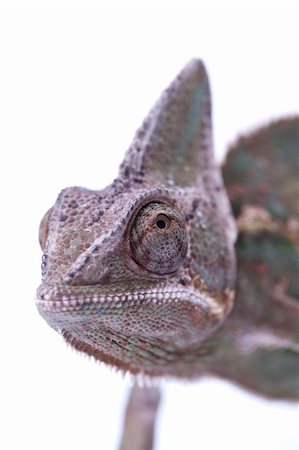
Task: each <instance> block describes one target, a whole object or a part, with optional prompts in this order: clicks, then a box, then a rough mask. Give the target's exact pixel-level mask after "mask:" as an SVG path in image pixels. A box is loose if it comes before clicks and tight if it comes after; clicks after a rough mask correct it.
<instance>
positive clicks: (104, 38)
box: [0, 0, 299, 450]
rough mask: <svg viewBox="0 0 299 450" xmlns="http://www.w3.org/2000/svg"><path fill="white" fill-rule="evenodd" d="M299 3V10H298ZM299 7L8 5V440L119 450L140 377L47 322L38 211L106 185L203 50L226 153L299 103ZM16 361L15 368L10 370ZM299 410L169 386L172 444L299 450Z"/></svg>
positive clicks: (163, 438)
mask: <svg viewBox="0 0 299 450" xmlns="http://www.w3.org/2000/svg"><path fill="white" fill-rule="evenodd" d="M296 5H297V6H296ZM298 14H299V11H298V2H288V1H280V2H274V1H269V2H265V1H262V0H259V1H258V2H256V3H255V2H254V1H251V2H248V3H246V2H241V1H239V2H227V1H222V2H221V1H219V2H214V1H209V2H208V3H203V2H197V3H189V2H187V1H185V2H180V3H177V2H163V1H159V2H154V1H152V2H151V3H145V2H141V1H139V2H136V3H129V2H126V1H123V2H118V3H114V2H109V3H102V2H99V1H98V2H90V1H78V2H75V1H62V0H61V1H59V2H54V1H52V2H51V1H49V2H44V1H37V2H29V1H23V2H21V1H20V2H13V1H10V2H9V1H8V2H2V7H1V111H2V124H1V132H2V133H1V170H2V174H1V182H2V187H1V194H2V196H3V198H2V200H1V227H2V232H1V238H2V241H3V242H2V246H1V257H2V260H3V261H2V263H3V265H2V268H1V277H2V282H1V313H0V315H1V321H2V323H1V334H2V338H1V344H2V347H3V356H2V358H1V362H2V369H1V378H2V379H1V381H2V383H1V385H2V399H1V410H2V415H3V417H2V419H1V428H2V429H1V440H2V443H1V445H2V447H1V448H3V449H30V450H35V449H39V450H45V449H53V450H54V449H63V450H64V449H82V450H83V449H84V450H88V449H113V448H115V446H116V443H117V442H118V439H119V434H120V426H121V413H122V409H121V408H122V407H121V405H123V404H124V399H125V390H126V387H127V386H128V381H124V380H123V378H122V377H121V376H120V375H119V374H116V373H115V372H114V371H113V370H111V369H108V368H106V367H104V366H103V365H100V364H96V363H95V362H93V361H91V360H90V359H88V358H84V357H82V356H79V355H78V354H77V353H76V352H74V351H71V350H70V348H69V347H67V346H66V345H65V344H64V343H63V341H62V339H61V337H60V336H59V335H58V334H56V333H55V332H54V331H53V330H51V329H50V328H49V327H48V326H47V324H46V323H45V322H44V321H43V320H42V319H41V318H40V317H39V315H38V313H37V311H36V309H35V305H34V296H35V289H36V287H37V285H38V284H39V282H40V257H41V251H40V249H39V247H38V241H37V232H38V226H39V221H40V219H41V217H42V215H43V214H44V213H45V211H46V210H47V209H48V208H49V207H50V206H51V205H52V204H53V203H54V201H55V199H56V196H57V194H58V193H59V191H60V190H61V189H62V188H63V187H65V186H72V185H82V186H86V187H89V188H95V189H98V188H102V187H104V186H105V185H107V184H108V183H110V182H111V181H112V179H113V178H114V177H115V176H116V174H117V168H118V165H119V164H120V162H121V160H122V156H123V154H124V151H125V150H126V149H127V147H128V146H129V144H130V140H131V138H132V136H133V134H134V132H135V130H136V128H137V127H138V126H139V125H140V123H141V121H142V119H143V117H144V116H145V114H146V113H147V111H148V110H149V108H150V107H151V105H152V103H153V102H154V101H155V100H156V98H157V97H158V96H159V95H160V92H161V91H162V90H163V89H164V88H165V87H166V86H167V84H168V83H169V82H170V81H171V80H172V78H173V77H174V76H175V75H176V74H177V72H178V71H179V70H180V69H181V68H182V66H183V65H184V64H185V63H186V62H187V61H188V60H189V59H190V58H192V57H201V58H203V59H204V61H205V63H206V66H207V68H208V71H209V74H210V80H211V86H212V93H213V106H214V109H213V118H214V136H215V145H216V150H217V156H218V157H220V155H221V154H223V152H224V149H225V147H226V145H227V143H228V142H229V141H230V140H232V139H233V138H234V137H235V136H236V135H237V134H238V133H240V132H242V131H244V130H247V129H252V127H253V126H254V125H255V124H258V123H261V122H262V123H264V122H265V121H268V120H269V119H270V118H274V117H279V116H280V115H282V114H285V113H290V112H294V111H296V110H298V80H299V57H298V54H299V44H298V27H299V23H298ZM3 369H4V370H3ZM297 425H298V410H297V409H296V406H294V405H289V404H287V403H283V402H268V401H265V400H261V399H259V398H258V397H255V396H253V395H250V394H248V393H246V392H243V391H242V390H240V389H237V388H235V387H232V386H231V385H230V384H228V383H224V382H220V381H215V380H205V381H201V382H198V383H192V384H190V383H189V384H188V383H185V384H180V383H174V382H172V383H170V384H169V383H165V396H164V402H163V405H162V409H161V415H160V426H159V436H158V439H157V449H204V450H205V449H214V450H216V449H217V450H221V449H229V450H234V449H238V450H244V449H247V450H253V449H259V450H262V449H267V450H270V449H271V450H274V449H275V450H278V449H281V450H295V449H296V448H297V446H298V427H297Z"/></svg>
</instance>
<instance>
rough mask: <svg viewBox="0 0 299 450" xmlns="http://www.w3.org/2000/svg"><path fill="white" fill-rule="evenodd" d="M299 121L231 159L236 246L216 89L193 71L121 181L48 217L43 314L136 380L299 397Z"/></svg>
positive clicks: (72, 197) (74, 192)
mask: <svg viewBox="0 0 299 450" xmlns="http://www.w3.org/2000/svg"><path fill="white" fill-rule="evenodd" d="M298 123H299V121H298V117H293V118H288V119H285V120H281V121H277V122H274V123H273V124H271V125H269V126H267V127H264V128H261V129H260V130H258V131H257V132H255V133H253V134H252V135H250V136H248V137H245V138H241V139H240V140H239V141H238V142H237V143H236V144H235V145H234V146H233V148H232V149H231V151H230V152H229V155H228V157H227V160H226V162H225V165H224V166H223V176H224V182H225V187H226V189H227V192H228V196H229V200H230V202H231V204H232V208H233V213H234V215H235V219H236V222H237V226H238V232H239V236H238V240H237V242H236V244H235V240H236V224H235V221H234V219H233V217H232V214H231V211H230V204H229V201H228V198H227V194H226V191H225V189H224V187H223V181H222V177H221V172H220V169H219V168H218V167H217V166H216V165H215V161H214V158H213V152H212V138H211V105H210V91H209V84H208V78H207V75H206V71H205V69H204V66H203V64H202V63H201V62H200V61H197V60H194V61H191V62H190V63H189V64H188V65H187V66H186V67H185V68H184V69H183V71H182V72H181V73H180V74H179V75H178V77H177V78H176V79H175V80H174V82H173V83H172V84H171V85H170V87H169V88H168V89H167V90H166V91H165V92H164V93H163V95H162V97H161V99H160V100H159V102H158V103H157V104H156V105H155V107H154V108H153V110H152V111H151V112H150V113H149V115H148V117H147V118H146V120H145V121H144V123H143V125H142V127H141V128H140V130H139V131H138V132H137V134H136V137H135V139H134V141H133V143H132V145H131V147H130V149H129V150H128V152H127V153H126V155H125V159H124V162H123V163H122V164H121V167H120V171H119V176H118V178H117V179H116V180H114V182H113V183H112V184H111V185H110V186H108V187H107V188H105V189H103V190H101V191H90V190H88V189H85V188H79V187H73V188H68V189H65V190H64V191H62V192H61V194H60V195H59V197H58V199H57V201H56V203H55V205H54V206H53V208H52V209H51V210H50V211H49V212H48V213H47V214H46V215H45V217H44V219H43V221H42V224H41V235H40V240H41V245H42V248H43V250H44V256H43V264H42V268H43V281H42V284H41V286H40V287H39V289H38V292H37V306H38V309H39V312H40V314H41V315H42V316H43V317H44V318H45V319H46V320H47V322H48V323H49V324H50V325H51V326H52V327H53V328H54V329H55V330H57V331H58V332H59V333H61V334H62V335H63V336H64V338H65V339H66V340H67V341H68V342H69V343H70V344H71V345H72V346H73V347H75V348H76V349H78V350H80V351H83V352H86V353H88V354H89V355H92V356H94V357H95V358H96V359H99V360H102V361H105V362H106V363H109V364H112V365H114V366H117V367H118V368H121V369H122V370H126V371H130V372H131V373H134V374H137V373H141V374H147V375H150V376H156V375H171V376H177V377H185V378H194V377H199V376H201V375H207V374H209V375H216V376H221V377H225V378H227V379H229V380H232V381H234V382H236V383H238V384H240V385H242V386H243V387H245V388H247V389H250V390H253V391H254V392H256V393H259V394H261V395H263V396H267V397H270V398H280V399H287V400H294V399H297V398H298V397H299V385H298V371H299V366H298V352H299V343H298V334H299V333H298V320H297V318H298V312H299V311H298V301H296V299H298V297H299V285H298V280H299V265H298V261H299V259H298V245H299V238H298V236H299V217H298V216H299V213H298V196H299V188H298V172H299V168H298V161H299V159H298ZM235 250H236V253H237V263H238V278H237V284H236V280H235V278H236V269H235ZM235 289H236V302H235V303H236V304H235V307H234V308H233V311H232V314H231V315H230V316H229V313H230V312H231V310H232V306H233V299H234V292H235Z"/></svg>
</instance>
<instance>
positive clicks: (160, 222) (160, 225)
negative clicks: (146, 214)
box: [156, 219, 166, 230]
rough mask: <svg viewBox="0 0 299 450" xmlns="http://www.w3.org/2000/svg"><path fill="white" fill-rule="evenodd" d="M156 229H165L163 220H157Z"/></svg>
mask: <svg viewBox="0 0 299 450" xmlns="http://www.w3.org/2000/svg"><path fill="white" fill-rule="evenodd" d="M156 223H157V227H158V228H161V229H162V230H163V228H166V222H165V220H162V219H159V220H157V222H156Z"/></svg>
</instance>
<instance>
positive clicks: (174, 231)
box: [130, 203, 188, 275]
mask: <svg viewBox="0 0 299 450" xmlns="http://www.w3.org/2000/svg"><path fill="white" fill-rule="evenodd" d="M130 246H131V252H132V255H133V258H134V260H135V262H137V263H138V264H139V265H140V266H142V267H143V268H144V269H147V270H148V271H150V272H153V273H156V274H158V275H164V274H169V273H172V272H175V271H176V270H177V269H178V268H179V266H180V265H181V264H182V262H183V261H184V258H185V256H186V253H187V246H188V241H187V235H186V230H185V224H184V219H183V218H182V216H181V215H180V214H179V213H178V212H177V211H176V210H175V209H173V208H172V207H170V206H168V205H165V204H163V203H149V204H148V205H145V206H144V207H143V208H142V209H141V210H140V211H139V213H138V215H137V217H136V219H135V222H134V223H133V226H132V228H131V235H130Z"/></svg>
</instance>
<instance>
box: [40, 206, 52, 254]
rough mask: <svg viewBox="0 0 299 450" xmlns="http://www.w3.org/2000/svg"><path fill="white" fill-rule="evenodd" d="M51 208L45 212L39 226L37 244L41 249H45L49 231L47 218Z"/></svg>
mask: <svg viewBox="0 0 299 450" xmlns="http://www.w3.org/2000/svg"><path fill="white" fill-rule="evenodd" d="M52 209H53V208H51V209H49V211H47V212H46V214H45V215H44V217H43V218H42V220H41V223H40V226H39V244H40V246H41V249H42V250H45V245H46V240H47V237H48V233H49V219H50V216H51V212H52Z"/></svg>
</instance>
